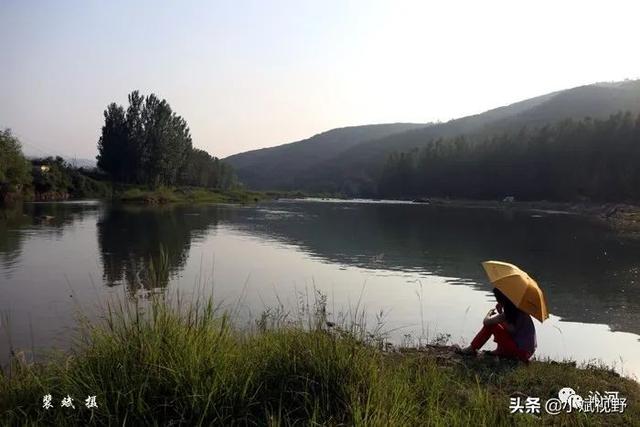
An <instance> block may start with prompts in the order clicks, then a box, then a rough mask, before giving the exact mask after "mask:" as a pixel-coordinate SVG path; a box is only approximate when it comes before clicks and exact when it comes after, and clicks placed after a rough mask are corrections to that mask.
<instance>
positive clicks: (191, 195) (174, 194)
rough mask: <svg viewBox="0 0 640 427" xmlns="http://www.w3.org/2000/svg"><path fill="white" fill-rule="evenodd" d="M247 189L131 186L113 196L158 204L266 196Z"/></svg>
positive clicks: (251, 199)
mask: <svg viewBox="0 0 640 427" xmlns="http://www.w3.org/2000/svg"><path fill="white" fill-rule="evenodd" d="M268 197H269V196H267V195H266V194H263V193H260V192H256V191H248V190H240V189H238V190H225V191H222V190H209V189H205V188H198V187H158V188H157V189H155V190H149V189H143V188H140V187H132V188H128V189H126V190H122V191H120V192H118V193H116V195H115V198H116V199H117V200H120V201H122V202H128V203H145V204H150V205H160V204H169V203H253V202H258V201H260V200H264V199H266V198H268Z"/></svg>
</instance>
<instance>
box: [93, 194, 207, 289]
mask: <svg viewBox="0 0 640 427" xmlns="http://www.w3.org/2000/svg"><path fill="white" fill-rule="evenodd" d="M217 222H218V209H217V208H216V207H213V206H199V207H186V206H175V207H144V206H114V207H108V208H106V209H105V212H104V215H103V216H102V218H101V219H100V221H99V222H98V244H99V246H100V252H101V258H102V265H103V268H104V279H105V282H106V283H107V285H109V286H113V285H117V284H121V283H126V285H127V287H128V289H129V291H131V292H135V291H136V290H138V289H140V288H141V287H142V286H143V284H144V286H145V287H147V288H150V287H164V286H166V285H167V283H168V282H169V279H170V278H171V277H172V276H173V275H174V274H176V273H177V272H178V271H179V270H180V269H181V268H182V267H183V266H184V264H185V261H186V258H187V255H188V252H189V248H190V245H191V241H192V239H198V238H201V237H202V236H204V234H205V233H206V231H207V230H208V229H209V228H210V227H211V226H214V225H216V223H217ZM149 276H151V278H150V277H149Z"/></svg>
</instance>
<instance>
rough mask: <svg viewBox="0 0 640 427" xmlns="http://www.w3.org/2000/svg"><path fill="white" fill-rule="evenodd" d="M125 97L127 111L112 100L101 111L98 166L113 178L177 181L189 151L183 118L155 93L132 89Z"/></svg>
mask: <svg viewBox="0 0 640 427" xmlns="http://www.w3.org/2000/svg"><path fill="white" fill-rule="evenodd" d="M128 101H129V106H128V108H127V110H126V112H125V110H124V108H123V107H122V106H119V105H116V104H115V103H112V104H110V105H109V106H108V107H107V109H106V110H105V112H104V117H105V123H104V126H103V127H102V135H101V137H100V140H99V141H98V152H99V154H98V157H97V159H98V167H99V168H100V169H102V170H103V171H105V172H107V173H108V174H109V175H110V176H111V178H112V180H113V181H116V182H135V183H140V184H148V185H151V186H154V187H156V186H158V185H173V184H176V183H178V182H179V180H180V178H181V176H180V175H181V172H182V171H183V170H184V168H185V165H186V163H187V160H188V158H189V156H190V154H191V152H192V141H191V134H190V131H189V127H188V125H187V122H186V120H184V119H183V118H182V117H180V116H178V115H177V114H175V113H174V112H173V111H172V109H171V106H170V105H169V103H168V102H167V101H166V100H164V99H162V100H161V99H159V98H158V97H157V96H156V95H154V94H151V95H149V96H147V97H144V96H142V95H140V93H139V92H138V91H133V92H131V94H129V96H128Z"/></svg>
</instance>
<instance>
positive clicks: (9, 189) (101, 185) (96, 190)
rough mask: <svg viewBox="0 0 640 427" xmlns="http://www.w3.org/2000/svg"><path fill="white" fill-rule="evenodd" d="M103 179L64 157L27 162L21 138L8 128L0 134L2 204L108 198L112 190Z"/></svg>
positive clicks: (101, 175)
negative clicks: (15, 200) (16, 201)
mask: <svg viewBox="0 0 640 427" xmlns="http://www.w3.org/2000/svg"><path fill="white" fill-rule="evenodd" d="M104 178H105V176H104V174H101V173H100V172H99V171H95V170H94V171H91V170H87V169H82V168H76V167H74V166H72V165H71V164H69V163H68V162H66V161H65V160H64V159H63V158H62V157H46V158H33V159H27V158H26V157H25V156H24V155H23V154H22V147H21V144H20V141H19V140H18V138H17V137H15V136H14V135H13V134H12V133H11V131H10V130H9V129H5V130H2V131H0V202H10V201H12V200H14V199H20V198H27V199H36V200H64V199H68V198H89V197H91V198H100V197H107V196H108V195H109V194H110V189H109V186H108V185H107V183H106V182H105V181H104Z"/></svg>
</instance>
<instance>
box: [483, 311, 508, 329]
mask: <svg viewBox="0 0 640 427" xmlns="http://www.w3.org/2000/svg"><path fill="white" fill-rule="evenodd" d="M504 321H505V316H504V313H498V312H496V310H495V309H493V308H492V309H491V310H489V312H488V313H487V315H486V316H485V317H484V320H483V321H482V324H483V325H484V326H492V325H497V324H498V323H502V322H504Z"/></svg>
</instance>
